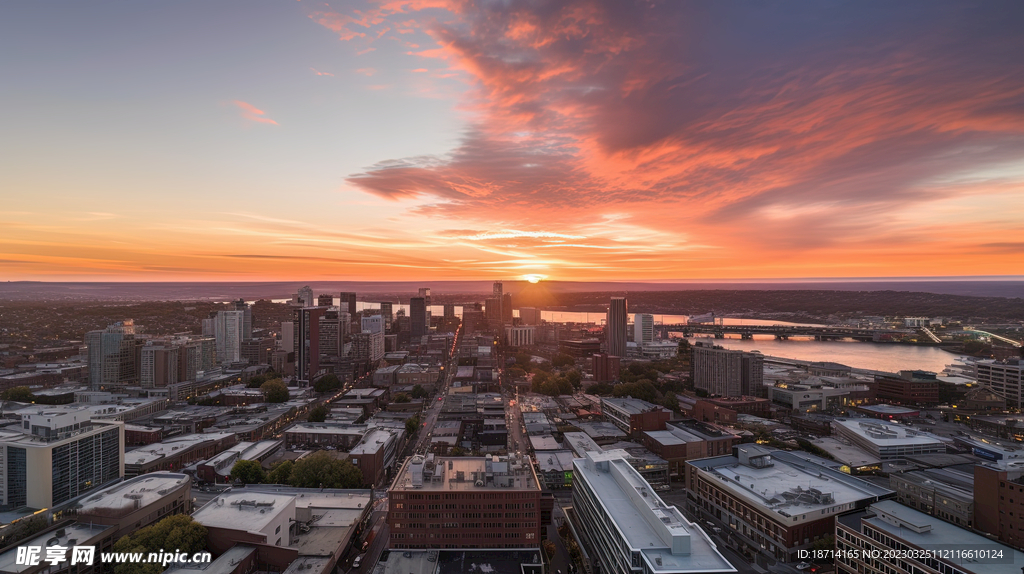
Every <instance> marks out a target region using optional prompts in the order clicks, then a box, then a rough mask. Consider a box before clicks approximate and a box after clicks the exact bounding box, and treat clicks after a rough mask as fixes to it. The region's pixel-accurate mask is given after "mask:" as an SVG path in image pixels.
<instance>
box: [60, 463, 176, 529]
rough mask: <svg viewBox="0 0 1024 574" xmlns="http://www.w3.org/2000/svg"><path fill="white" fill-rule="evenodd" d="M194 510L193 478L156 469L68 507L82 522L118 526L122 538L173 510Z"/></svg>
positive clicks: (69, 511) (169, 514)
mask: <svg viewBox="0 0 1024 574" xmlns="http://www.w3.org/2000/svg"><path fill="white" fill-rule="evenodd" d="M191 512H192V478H191V477H189V476H188V475H186V474H176V473H170V472H153V473H149V474H144V475H142V476H137V477H135V478H129V479H128V480H125V481H124V482H119V483H117V484H115V485H114V486H111V487H109V488H105V489H103V490H101V491H99V492H97V493H96V494H93V495H90V496H87V497H85V498H84V499H82V500H80V501H79V502H78V503H77V504H75V505H74V506H72V507H71V509H69V510H68V514H70V515H72V516H74V517H75V518H76V519H77V520H78V521H79V522H87V523H91V524H103V525H107V526H113V527H115V528H116V531H115V532H114V539H115V540H118V539H120V538H121V537H122V536H126V535H128V534H131V533H132V532H135V531H136V530H139V529H140V528H145V527H147V526H149V525H150V524H153V523H155V522H157V521H159V520H160V519H163V518H166V517H168V516H171V515H173V514H190V513H191Z"/></svg>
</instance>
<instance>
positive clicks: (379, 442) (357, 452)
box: [348, 428, 405, 487]
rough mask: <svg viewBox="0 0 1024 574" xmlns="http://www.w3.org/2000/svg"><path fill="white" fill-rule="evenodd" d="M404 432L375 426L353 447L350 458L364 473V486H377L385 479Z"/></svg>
mask: <svg viewBox="0 0 1024 574" xmlns="http://www.w3.org/2000/svg"><path fill="white" fill-rule="evenodd" d="M404 434H405V433H404V430H397V429H391V428H388V429H385V428H373V429H369V430H368V431H367V433H366V434H365V435H363V438H362V439H361V440H360V441H359V442H358V443H356V445H355V446H353V447H352V449H351V450H350V451H349V454H348V460H349V461H350V462H351V463H352V464H354V465H356V467H358V468H359V470H360V471H361V472H362V473H363V485H364V486H371V487H375V486H377V485H380V484H382V483H383V482H384V481H385V477H386V475H387V471H388V469H390V468H391V467H392V465H394V464H395V458H396V456H397V455H398V448H399V445H400V444H401V439H402V436H403V435H404Z"/></svg>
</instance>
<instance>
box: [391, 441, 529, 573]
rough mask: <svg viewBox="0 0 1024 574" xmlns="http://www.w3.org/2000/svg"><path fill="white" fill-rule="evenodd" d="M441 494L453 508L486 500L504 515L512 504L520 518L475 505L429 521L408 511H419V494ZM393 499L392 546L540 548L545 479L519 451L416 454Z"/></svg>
mask: <svg viewBox="0 0 1024 574" xmlns="http://www.w3.org/2000/svg"><path fill="white" fill-rule="evenodd" d="M420 497H423V498H422V499H421V498H420ZM435 497H436V498H435ZM442 497H443V501H442V502H443V504H451V505H452V506H451V508H452V509H455V508H460V506H463V507H466V506H465V505H470V506H474V505H480V503H481V501H483V502H484V503H488V504H485V505H484V506H489V507H493V508H492V510H498V506H500V507H501V509H502V511H503V513H502V517H504V516H505V514H504V513H505V512H507V511H509V510H513V511H514V513H513V514H514V516H515V521H514V522H507V521H505V520H500V521H499V520H498V519H497V514H496V513H493V512H490V513H489V512H482V513H481V512H475V511H474V512H469V513H463V515H462V517H461V518H460V519H459V520H455V519H452V520H449V521H447V522H442V521H441V520H438V521H437V524H434V525H432V526H430V527H428V526H427V523H426V522H418V521H417V520H415V519H412V520H410V514H409V513H408V511H409V510H413V512H414V513H415V512H418V510H416V509H417V507H418V505H419V503H418V502H417V500H423V501H424V502H430V501H432V500H441V499H442ZM388 500H390V501H393V502H392V503H391V506H390V510H389V512H388V518H387V520H388V526H389V529H390V531H391V537H390V538H389V545H390V546H389V547H390V548H444V547H446V546H449V547H452V548H473V547H481V548H490V547H503V548H536V547H537V545H538V544H540V540H541V529H542V528H543V527H544V526H546V524H545V523H544V522H543V520H542V518H541V515H542V512H541V505H542V501H541V483H540V481H539V480H538V478H537V474H536V472H535V471H534V469H533V465H532V464H530V462H529V460H528V459H522V458H520V457H518V456H516V455H510V456H498V455H493V456H486V457H468V456H463V457H452V458H446V457H439V458H435V457H434V456H433V455H430V456H429V457H426V458H424V457H423V456H420V455H416V456H412V457H410V458H408V459H407V460H406V461H405V462H404V463H403V464H402V466H401V468H400V469H399V471H398V473H397V474H396V477H395V480H394V481H393V482H392V483H391V487H390V489H389V491H388ZM512 501H515V502H512ZM490 503H494V504H490ZM498 503H500V504H498ZM439 508H440V506H439ZM466 508H469V507H466ZM484 510H485V511H486V510H487V508H484ZM510 518H511V515H510ZM517 570H518V569H517Z"/></svg>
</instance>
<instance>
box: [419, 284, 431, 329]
mask: <svg viewBox="0 0 1024 574" xmlns="http://www.w3.org/2000/svg"><path fill="white" fill-rule="evenodd" d="M419 296H420V297H423V308H424V315H425V316H424V318H423V320H424V321H425V322H426V325H427V331H426V332H427V334H429V333H430V320H431V315H432V313H431V312H430V305H431V303H430V287H420V291H419Z"/></svg>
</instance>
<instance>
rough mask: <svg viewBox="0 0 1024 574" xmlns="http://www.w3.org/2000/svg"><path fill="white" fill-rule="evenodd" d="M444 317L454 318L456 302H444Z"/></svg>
mask: <svg viewBox="0 0 1024 574" xmlns="http://www.w3.org/2000/svg"><path fill="white" fill-rule="evenodd" d="M444 318H445V319H454V318H455V303H445V304H444Z"/></svg>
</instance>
